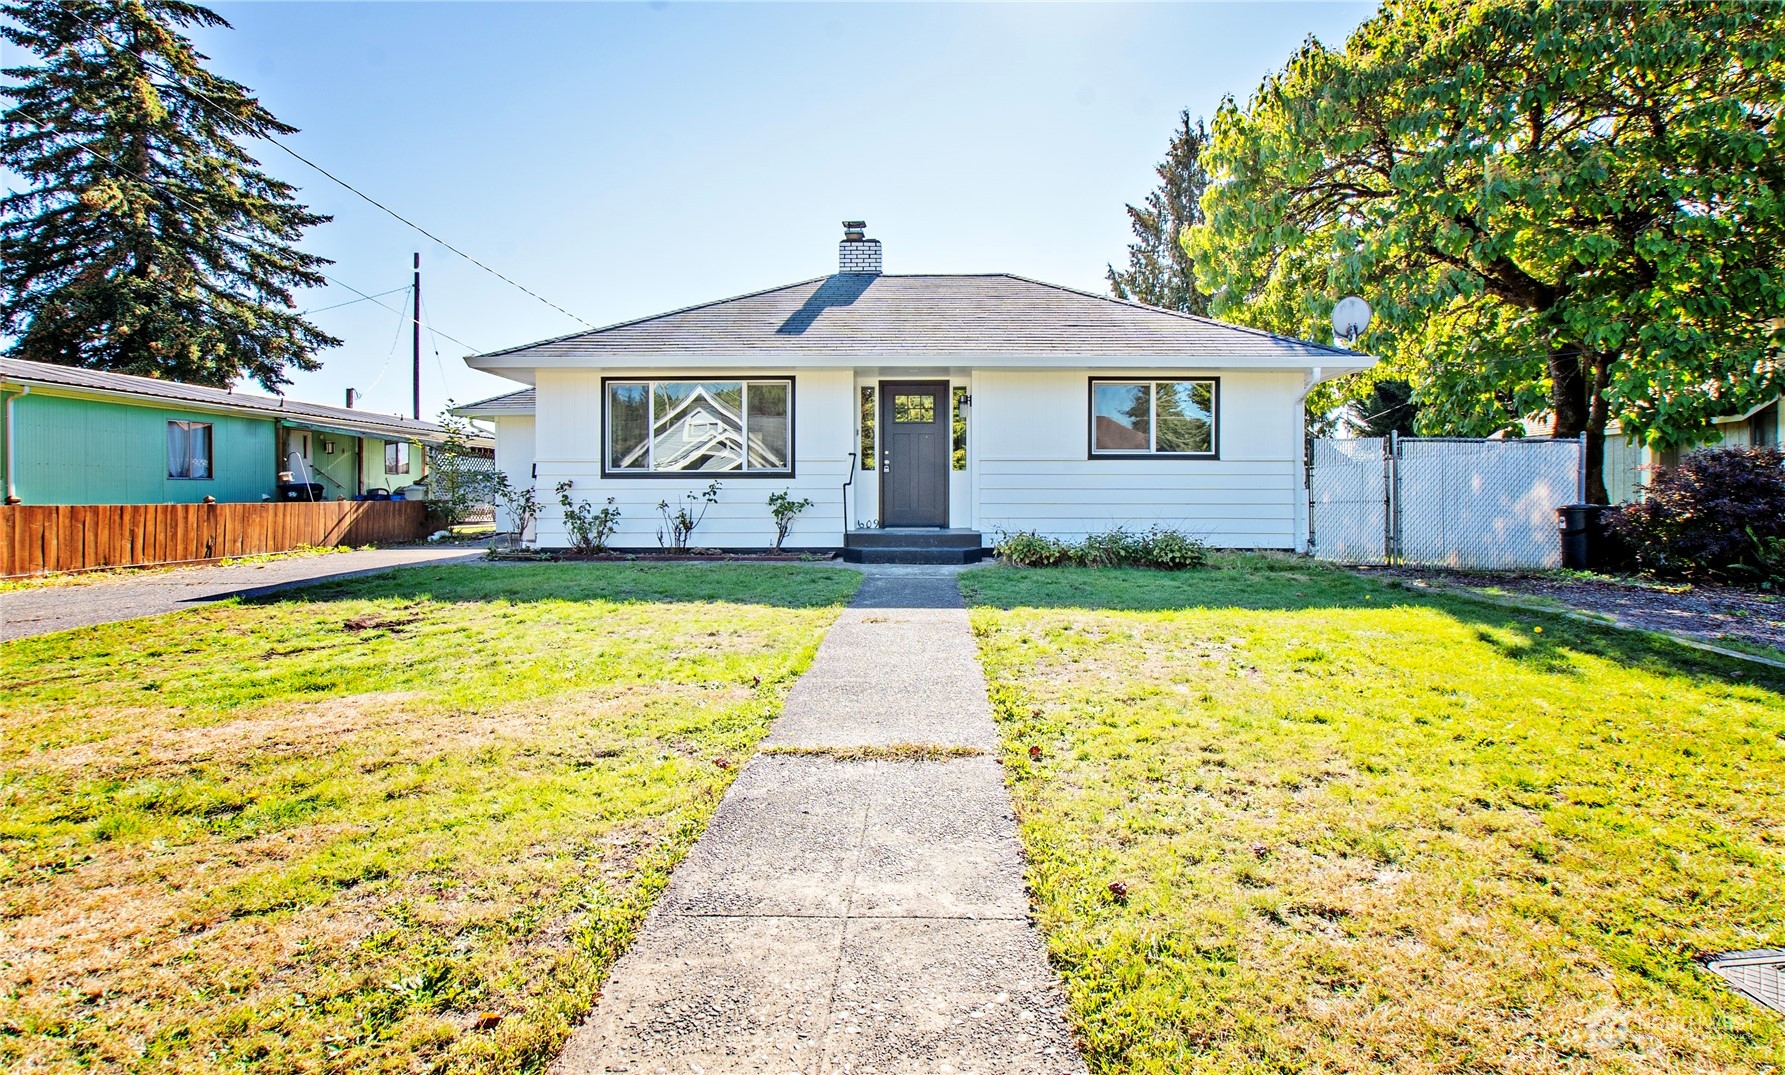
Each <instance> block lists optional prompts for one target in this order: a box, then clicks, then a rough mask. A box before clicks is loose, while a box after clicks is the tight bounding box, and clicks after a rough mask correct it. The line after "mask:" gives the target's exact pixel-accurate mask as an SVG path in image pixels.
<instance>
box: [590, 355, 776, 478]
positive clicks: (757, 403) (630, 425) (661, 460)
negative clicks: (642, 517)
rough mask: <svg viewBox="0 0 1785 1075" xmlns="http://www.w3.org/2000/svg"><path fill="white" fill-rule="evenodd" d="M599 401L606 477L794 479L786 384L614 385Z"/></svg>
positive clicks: (608, 384)
mask: <svg viewBox="0 0 1785 1075" xmlns="http://www.w3.org/2000/svg"><path fill="white" fill-rule="evenodd" d="M605 396H606V399H605V406H604V410H605V411H606V429H605V431H604V437H603V439H604V442H605V456H604V463H605V470H606V471H607V473H609V474H614V475H622V476H641V477H642V476H651V475H657V476H668V475H672V474H686V473H691V472H693V473H714V472H733V473H743V474H781V475H786V474H791V473H792V472H793V381H791V380H788V379H776V380H749V381H632V380H623V381H622V380H615V381H608V382H606V386H605Z"/></svg>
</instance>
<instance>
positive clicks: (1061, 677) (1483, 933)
mask: <svg viewBox="0 0 1785 1075" xmlns="http://www.w3.org/2000/svg"><path fill="white" fill-rule="evenodd" d="M961 585H962V589H963V590H964V591H965V592H966V594H967V596H968V599H969V601H970V603H971V604H972V606H973V609H972V616H973V622H974V628H975V630H976V632H977V634H978V637H979V640H980V648H981V653H982V655H983V657H984V662H985V667H986V674H987V677H988V679H989V681H990V684H991V690H992V699H993V705H994V708H995V710H996V712H997V717H998V720H999V723H1000V726H1001V730H1002V734H1003V736H1004V748H1003V749H1004V761H1005V764H1006V766H1007V773H1008V777H1009V780H1010V783H1011V788H1012V792H1013V795H1014V796H1015V799H1016V804H1017V810H1018V814H1019V818H1020V826H1021V832H1022V837H1023V840H1024V843H1025V846H1026V848H1027V850H1028V854H1029V858H1030V866H1029V879H1030V884H1031V886H1032V887H1033V890H1034V896H1035V899H1036V902H1037V905H1038V913H1039V916H1040V924H1041V927H1042V929H1043V931H1044V933H1045V935H1046V938H1047V943H1048V947H1049V950H1050V953H1051V955H1052V958H1053V959H1054V961H1055V965H1056V966H1057V967H1058V968H1059V969H1060V971H1061V973H1062V974H1063V976H1064V978H1065V981H1066V985H1067V989H1068V992H1069V995H1070V1000H1071V1006H1072V1011H1073V1014H1074V1018H1075V1020H1076V1021H1077V1025H1078V1027H1079V1030H1080V1032H1081V1034H1082V1036H1083V1040H1084V1042H1085V1045H1086V1050H1087V1056H1088V1059H1089V1061H1090V1064H1091V1068H1092V1070H1093V1071H1094V1072H1129V1073H1138V1072H1183V1071H1197V1072H1288V1071H1306V1072H1361V1071H1371V1072H1389V1071H1393V1072H1659V1071H1671V1072H1770V1071H1777V1070H1779V1069H1780V1068H1781V1066H1785V1022H1782V1021H1781V1018H1780V1017H1779V1016H1777V1015H1774V1014H1771V1013H1769V1012H1766V1011H1765V1010H1763V1009H1761V1008H1759V1007H1758V1006H1756V1005H1754V1004H1752V1003H1750V1002H1749V1001H1747V1000H1746V999H1743V998H1741V997H1739V996H1736V995H1735V994H1733V993H1730V992H1727V991H1725V990H1724V989H1722V988H1721V987H1720V986H1719V985H1718V984H1715V982H1714V980H1713V979H1711V978H1710V977H1709V976H1707V975H1706V974H1705V973H1704V972H1703V971H1701V970H1700V969H1698V967H1697V966H1696V965H1695V964H1694V963H1693V960H1692V957H1693V955H1694V954H1695V953H1698V952H1700V951H1726V950H1732V949H1749V948H1762V947H1785V699H1782V698H1781V691H1782V688H1785V679H1780V678H1777V677H1775V676H1774V675H1773V674H1772V673H1770V672H1768V671H1767V670H1765V669H1761V668H1757V667H1755V666H1748V665H1743V664H1740V663H1737V662H1734V661H1728V660H1724V659H1720V658H1715V657H1711V656H1708V655H1706V654H1703V653H1700V652H1697V651H1693V650H1688V649H1686V648H1684V647H1680V646H1676V645H1673V644H1671V643H1668V642H1666V641H1665V640H1659V639H1654V638H1651V637H1650V636H1645V635H1636V634H1631V633H1628V632H1619V631H1614V630H1610V629H1604V628H1598V627H1595V626H1592V625H1588V624H1582V623H1579V622H1574V621H1570V620H1566V619H1562V618H1558V617H1551V616H1547V615H1544V614H1541V613H1531V614H1523V613H1519V612H1516V611H1512V610H1508V609H1504V608H1495V607H1493V606H1489V605H1485V604H1482V603H1477V602H1470V601H1467V600H1465V599H1461V598H1454V597H1442V596H1432V595H1420V594H1415V593H1413V592H1409V591H1407V590H1403V589H1396V588H1392V587H1390V586H1385V585H1382V584H1380V583H1377V582H1373V581H1365V580H1363V579H1360V578H1357V577H1354V576H1352V575H1349V574H1346V573H1343V572H1339V571H1333V570H1328V569H1324V568H1321V567H1318V566H1314V565H1310V564H1307V563H1305V562H1300V561H1294V560H1290V559H1287V558H1280V559H1279V558H1262V557H1257V558H1245V557H1240V558H1227V559H1224V560H1222V561H1221V562H1220V563H1218V564H1217V566H1216V567H1215V568H1214V569H1211V570H1206V571H1194V572H1186V573H1183V574H1177V575H1166V574H1158V573H1153V572H1141V571H1083V570H1026V571H1025V570H1017V569H1007V568H994V569H988V570H984V571H975V572H969V573H968V574H966V575H964V576H962V583H961ZM1032 748H1034V749H1035V750H1036V754H1035V756H1034V757H1033V759H1032V757H1031V750H1032ZM1111 882H1121V883H1122V885H1124V886H1125V887H1126V895H1125V896H1122V895H1119V894H1117V893H1112V891H1111V890H1110V888H1109V887H1108V886H1109V885H1110V884H1111Z"/></svg>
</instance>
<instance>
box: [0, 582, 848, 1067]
mask: <svg viewBox="0 0 1785 1075" xmlns="http://www.w3.org/2000/svg"><path fill="white" fill-rule="evenodd" d="M857 579H858V576H857V575H856V574H855V573H854V572H850V571H843V570H835V569H821V568H807V567H795V566H785V565H773V566H743V565H711V566H700V567H677V566H637V565H569V564H566V565H529V566H482V567H434V568H419V569H414V570H408V571H403V572H397V573H393V574H388V575H383V576H378V577H374V578H368V579H359V580H353V581H348V582H341V583H334V584H327V585H324V586H320V587H316V588H313V589H310V590H306V591H302V592H300V593H296V594H289V595H284V596H282V597H281V598H279V599H276V600H268V601H264V602H261V603H251V604H227V605H220V606H211V607H207V608H204V609H200V610H197V611H193V612H186V613H180V614H177V615H173V616H167V617H161V618H158V619H154V620H147V621H137V622H133V623H126V624H120V625H114V626H107V627H97V628H90V629H84V630H79V631H71V632H67V633H63V634H58V635H52V636H47V637H43V638H37V639H29V640H24V641H19V642H13V643H8V644H6V645H5V646H0V731H3V733H4V734H3V735H0V806H3V807H4V812H3V814H0V1069H5V1070H9V1071H15V1070H31V1071H73V1070H77V1069H87V1068H95V1067H96V1068H100V1069H105V1070H141V1071H147V1070H155V1071H162V1070H177V1071H181V1072H212V1071H216V1072H222V1071H252V1072H268V1073H271V1072H311V1071H339V1072H367V1071H422V1070H442V1071H514V1070H537V1069H538V1068H539V1067H540V1066H541V1064H542V1063H543V1061H544V1060H545V1059H547V1058H549V1056H550V1055H551V1054H552V1052H553V1051H554V1050H555V1048H556V1047H557V1045H558V1044H559V1043H560V1042H561V1041H562V1039H563V1037H564V1036H565V1034H566V1033H567V1032H568V1029H569V1025H570V1021H571V1020H572V1019H574V1018H576V1017H578V1016H580V1015H581V1014H582V1013H583V1012H584V1011H585V1010H586V1009H587V1008H588V1007H589V1005H590V1004H591V1003H592V1001H593V998H594V996H595V993H596V989H597V986H598V984H599V982H600V980H601V978H602V976H603V974H604V973H605V971H606V969H607V967H608V965H609V964H610V962H611V961H612V959H613V958H614V957H615V955H616V954H617V953H618V951H619V950H620V949H621V948H622V947H623V945H624V943H625V942H626V940H627V938H628V937H629V936H630V934H631V931H632V930H633V928H634V927H635V926H636V924H637V923H638V921H639V919H640V916H641V915H642V913H643V911H644V909H645V908H646V907H647V906H648V904H649V903H650V901H651V899H652V897H653V896H654V895H655V894H656V893H657V891H658V890H659V889H660V888H661V886H662V884H663V882H664V880H665V879H666V877H667V873H668V871H669V869H670V867H671V866H672V865H673V864H674V863H675V862H676V861H677V860H678V859H679V858H680V856H681V854H682V853H683V851H684V850H685V849H686V847H687V846H688V844H689V843H690V842H691V841H692V839H693V838H694V837H695V836H696V835H697V834H698V833H699V831H700V830H701V829H702V828H703V827H704V825H705V823H706V820H707V818H708V817H709V815H710V814H711V812H712V810H713V808H714V807H715V806H716V805H717V803H718V800H719V797H720V795H721V794H722V793H723V792H724V790H725V788H726V787H727V785H728V784H729V783H730V781H731V779H732V776H733V774H734V773H735V772H736V769H737V766H738V765H739V764H741V762H742V761H743V759H745V758H746V757H747V756H748V755H749V754H750V753H751V751H752V750H753V749H754V746H755V744H756V742H757V740H758V738H759V737H760V736H761V735H762V734H763V733H764V731H765V730H766V729H767V727H768V724H769V721H770V719H771V718H772V717H773V716H774V715H775V714H776V713H777V712H778V711H779V708H780V704H781V700H782V697H783V696H784V693H785V690H786V688H787V687H788V685H789V684H790V683H791V681H792V680H793V678H794V677H795V676H796V675H797V674H798V673H799V672H800V671H801V670H802V669H803V668H804V667H805V666H806V664H807V663H808V662H809V660H810V658H811V655H812V652H813V650H814V649H815V648H816V646H817V643H818V641H819V638H820V636H821V635H822V633H823V631H824V629H825V628H826V627H827V626H828V625H829V624H830V623H831V621H832V620H833V619H834V618H835V616H836V615H837V612H838V610H839V608H840V606H841V604H842V603H843V602H844V601H846V600H847V598H848V596H849V594H850V593H851V592H852V591H853V590H854V588H855V585H856V581H857ZM486 1012H487V1013H494V1014H495V1015H499V1016H501V1020H500V1022H499V1023H498V1024H497V1025H495V1026H494V1027H487V1026H486V1027H485V1028H484V1029H477V1028H476V1024H477V1021H478V1016H479V1015H480V1014H481V1013H486ZM489 1021H490V1020H485V1022H486V1023H487V1022H489Z"/></svg>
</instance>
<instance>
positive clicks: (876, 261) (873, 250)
mask: <svg viewBox="0 0 1785 1075" xmlns="http://www.w3.org/2000/svg"><path fill="white" fill-rule="evenodd" d="M867 226H868V224H867V222H866V221H864V220H845V221H844V222H843V241H842V242H840V243H838V244H837V271H838V272H839V273H844V274H854V275H860V276H879V275H880V240H879V239H870V238H868V237H867V231H866V229H867Z"/></svg>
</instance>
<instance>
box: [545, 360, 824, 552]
mask: <svg viewBox="0 0 1785 1075" xmlns="http://www.w3.org/2000/svg"><path fill="white" fill-rule="evenodd" d="M604 376H605V377H633V376H646V377H655V378H657V379H659V380H662V379H666V378H670V377H674V376H676V374H675V372H674V371H655V372H650V373H640V372H639V371H633V370H611V371H602V370H548V369H541V370H540V371H539V436H538V446H539V454H538V458H537V467H538V471H539V476H538V479H537V480H536V482H535V484H536V486H537V488H538V492H539V497H540V500H541V501H542V502H543V503H544V506H543V507H542V508H541V510H540V518H539V544H540V545H541V546H542V547H545V548H561V547H564V546H566V545H568V544H569V543H570V541H569V535H568V534H567V532H566V531H565V528H564V520H563V512H562V509H561V508H560V506H559V504H558V498H557V494H556V493H555V492H554V490H555V488H556V487H557V485H558V483H559V482H562V481H565V480H566V479H568V480H569V481H571V482H572V483H573V484H572V488H571V494H570V495H571V496H572V497H573V498H575V499H576V500H586V501H590V502H592V503H594V504H595V505H597V506H601V505H603V504H605V503H606V500H607V498H608V497H613V498H614V506H615V507H617V508H619V509H620V525H619V529H618V530H617V531H616V532H615V534H614V536H613V537H611V538H610V539H609V542H608V543H609V544H610V545H611V546H613V547H614V548H619V549H654V548H657V547H658V537H657V533H658V531H659V530H660V529H664V525H663V517H662V515H661V514H660V513H659V512H658V509H657V505H658V503H659V502H663V501H667V502H668V504H669V506H670V510H671V511H672V512H673V511H674V510H675V509H676V508H677V507H679V506H681V505H682V504H684V503H686V501H685V500H684V497H686V496H687V495H688V494H690V493H692V494H694V495H695V496H696V497H697V498H698V497H699V495H700V493H701V491H702V490H704V489H705V488H706V487H707V483H708V482H710V481H713V480H715V479H716V480H718V482H719V483H720V491H719V500H718V503H716V504H714V505H712V506H711V507H710V508H707V513H706V516H705V518H704V519H703V520H702V522H701V524H700V527H699V528H698V529H697V530H695V532H694V536H693V537H692V538H691V539H690V543H691V544H693V545H694V546H697V547H701V548H721V549H759V548H764V547H767V546H769V545H772V544H774V540H775V524H774V519H773V517H772V516H770V514H769V508H768V497H769V494H770V493H777V492H786V493H788V494H790V495H791V496H793V497H794V498H795V499H796V500H797V499H800V498H806V499H810V500H811V501H812V506H811V507H810V508H807V509H806V510H805V511H804V512H802V513H801V514H800V515H799V516H798V517H797V518H796V519H795V520H794V524H793V529H792V530H791V531H790V532H789V533H788V535H787V547H788V548H824V549H831V548H836V547H838V546H840V545H842V544H843V496H844V493H843V482H844V480H845V479H847V478H848V477H849V457H848V454H849V451H850V450H851V448H852V447H853V444H852V441H853V438H854V436H855V424H854V412H853V410H852V409H851V407H852V404H851V401H850V394H851V392H852V391H853V383H854V382H853V375H852V374H851V372H850V371H848V370H822V371H811V370H807V371H801V372H800V373H799V375H798V377H797V380H796V382H795V385H794V402H793V407H794V418H793V420H794V433H793V435H794V475H793V476H792V477H780V476H766V475H765V476H751V477H746V476H744V475H741V474H735V473H734V474H705V475H702V474H688V475H676V476H674V477H661V478H659V477H649V478H635V477H627V478H603V477H602V476H601V381H602V378H603V377H604ZM703 376H707V377H711V378H713V379H717V377H718V375H713V374H707V375H703ZM730 376H734V377H735V376H768V377H772V376H777V374H776V373H774V372H772V371H763V372H756V371H752V372H750V373H748V374H743V373H736V372H734V373H731V374H730ZM702 506H704V504H701V503H699V502H698V501H697V503H696V505H695V507H694V509H693V510H694V511H695V513H696V514H698V513H699V511H700V508H701V507H702Z"/></svg>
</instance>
